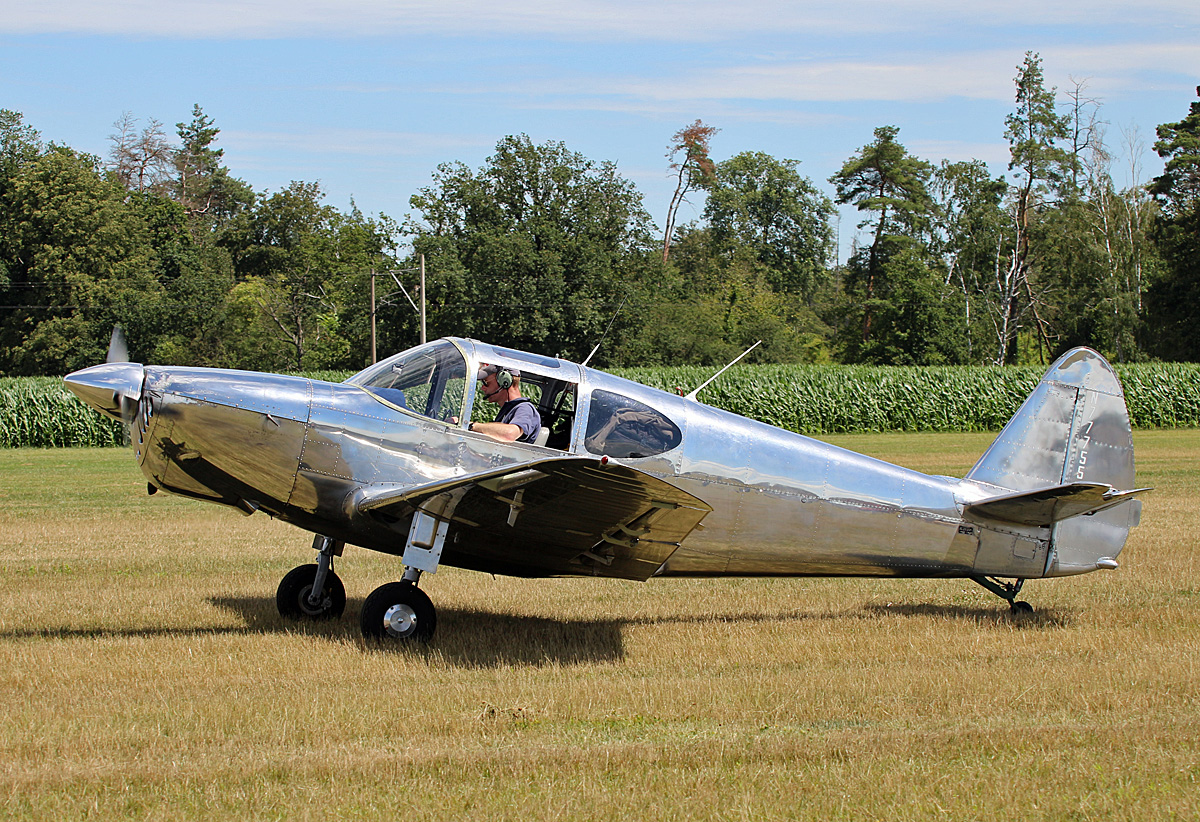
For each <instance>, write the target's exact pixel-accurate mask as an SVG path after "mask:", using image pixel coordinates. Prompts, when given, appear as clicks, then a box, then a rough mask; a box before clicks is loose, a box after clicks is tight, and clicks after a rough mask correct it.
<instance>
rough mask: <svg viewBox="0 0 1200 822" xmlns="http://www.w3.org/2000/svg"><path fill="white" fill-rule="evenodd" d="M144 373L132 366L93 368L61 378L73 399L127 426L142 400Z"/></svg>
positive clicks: (117, 364) (137, 366) (120, 365)
mask: <svg viewBox="0 0 1200 822" xmlns="http://www.w3.org/2000/svg"><path fill="white" fill-rule="evenodd" d="M144 377H145V369H144V368H143V367H142V365H141V364H140V363H136V362H110V363H105V364H103V365H93V366H92V367H90V368H84V369H82V370H80V371H75V372H72V373H70V374H68V375H67V376H65V377H63V383H65V384H66V386H67V388H69V389H70V390H71V392H72V393H73V394H75V396H77V397H79V399H81V400H83V401H84V402H86V403H87V404H88V405H90V406H91V407H92V408H95V409H96V410H97V411H99V412H100V413H101V414H104V415H106V416H109V417H112V418H113V419H115V420H118V421H120V422H128V421H129V420H130V419H132V417H133V414H134V412H135V411H136V410H137V405H138V401H139V400H141V398H142V380H143V379H144Z"/></svg>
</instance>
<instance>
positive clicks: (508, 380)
mask: <svg viewBox="0 0 1200 822" xmlns="http://www.w3.org/2000/svg"><path fill="white" fill-rule="evenodd" d="M520 373H521V372H519V371H518V372H516V374H520ZM489 374H495V375H496V390H495V391H493V392H492V393H490V394H488V393H485V394H484V396H485V397H487V398H488V399H491V398H492V397H494V396H496V395H497V394H499V393H500V392H501V391H503V390H504V389H506V388H511V387H512V384H513V382H514V381H515V378H516V374H514V373H513V372H512V371H510V370H509V369H507V368H502V367H501V366H498V365H485V366H484V367H483V368H482V369H480V371H479V380H480V382H482V381H483V380H484V378H485V377H487V376H488V375H489Z"/></svg>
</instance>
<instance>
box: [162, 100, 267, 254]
mask: <svg viewBox="0 0 1200 822" xmlns="http://www.w3.org/2000/svg"><path fill="white" fill-rule="evenodd" d="M176 129H177V133H178V135H179V139H180V145H179V147H178V148H177V149H176V150H175V152H174V156H173V161H174V166H175V177H174V179H173V181H172V183H171V187H170V188H171V196H172V198H173V199H174V200H175V201H176V202H178V203H179V204H180V205H181V206H183V209H184V211H185V212H186V213H187V216H188V220H189V223H190V225H191V227H192V233H193V235H194V236H195V237H196V240H197V242H199V243H201V244H205V245H207V244H209V243H213V242H216V240H218V239H219V236H220V232H221V229H222V227H223V226H224V225H225V224H226V223H227V222H228V221H230V220H232V219H233V218H234V217H236V216H237V215H239V214H241V213H243V212H245V211H247V210H248V209H250V208H252V207H253V205H254V192H253V191H251V189H250V186H248V185H246V183H244V182H242V181H241V180H239V179H237V178H236V177H234V176H233V175H232V174H230V172H229V169H228V168H226V167H225V166H223V165H222V164H221V160H222V158H223V156H224V153H225V150H224V149H220V148H215V147H214V145H213V144H214V143H215V142H216V139H217V135H219V134H220V133H221V130H220V129H219V128H217V126H216V124H215V122H214V121H213V119H212V118H211V117H209V116H208V115H207V114H205V113H204V111H203V109H201V108H200V106H199V104H197V105H195V106H193V107H192V120H191V122H189V123H176Z"/></svg>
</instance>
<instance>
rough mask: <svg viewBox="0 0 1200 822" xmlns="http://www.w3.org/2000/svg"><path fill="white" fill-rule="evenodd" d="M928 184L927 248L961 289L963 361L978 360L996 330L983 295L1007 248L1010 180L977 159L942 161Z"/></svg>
mask: <svg viewBox="0 0 1200 822" xmlns="http://www.w3.org/2000/svg"><path fill="white" fill-rule="evenodd" d="M930 190H931V193H932V194H933V197H934V201H935V203H936V206H937V209H936V214H937V216H936V219H935V223H934V230H933V236H932V242H931V251H932V252H933V253H934V254H936V255H938V257H939V258H940V260H941V267H942V268H943V269H944V271H945V282H946V284H948V285H951V286H954V287H955V288H956V289H957V291H958V292H959V295H960V299H959V305H960V306H961V308H962V316H961V329H962V336H963V343H964V344H965V346H966V361H967V362H972V363H974V362H980V361H981V360H982V358H983V357H984V356H985V351H987V352H988V354H989V355H990V349H986V348H985V346H984V345H983V344H982V342H983V341H985V340H987V339H988V338H989V337H992V336H994V332H993V330H992V328H991V325H990V323H991V319H990V318H989V316H988V314H987V311H986V306H987V301H986V300H987V295H988V293H989V291H990V290H991V289H992V288H994V282H995V277H996V271H997V269H998V267H999V265H1000V264H1001V261H1002V260H1004V259H1006V256H1007V254H1008V253H1009V252H1010V251H1011V249H1010V248H1009V246H1008V244H1009V242H1010V233H1009V232H1008V227H1009V224H1010V221H1009V219H1008V216H1007V215H1006V214H1005V212H1004V208H1003V201H1004V195H1005V194H1006V193H1007V192H1008V184H1007V183H1006V182H1005V181H1004V178H1003V177H998V178H993V177H992V176H991V174H990V173H989V172H988V169H987V165H986V164H985V163H984V162H982V161H981V160H971V161H966V162H957V163H951V162H948V161H943V162H942V165H941V166H940V167H939V168H938V169H937V170H936V171H935V172H934V174H933V177H932V179H931V185H930ZM977 341H978V342H977Z"/></svg>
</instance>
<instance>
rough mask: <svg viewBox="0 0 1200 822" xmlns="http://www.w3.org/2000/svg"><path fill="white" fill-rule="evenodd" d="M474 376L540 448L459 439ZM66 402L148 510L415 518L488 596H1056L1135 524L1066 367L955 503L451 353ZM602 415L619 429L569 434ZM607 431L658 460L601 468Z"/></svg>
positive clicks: (535, 367) (116, 384) (1109, 441)
mask: <svg viewBox="0 0 1200 822" xmlns="http://www.w3.org/2000/svg"><path fill="white" fill-rule="evenodd" d="M485 364H491V365H499V366H504V367H507V368H512V369H516V370H519V371H520V372H521V373H522V374H523V375H525V379H526V380H527V381H539V384H540V385H542V386H543V389H544V391H545V392H546V394H545V395H544V396H547V397H549V396H552V394H551V392H559V393H557V394H554V395H553V396H557V397H559V400H558V401H557V403H558V404H557V407H556V408H553V409H551V408H550V407H549V405H546V406H545V407H543V408H542V412H543V414H547V413H548V412H554V413H556V414H557V415H558V416H557V417H555V419H557V420H558V421H559V422H558V424H557V428H556V432H555V435H556V436H557V437H558V438H559V439H558V441H557V442H556V443H555V446H556V447H543V446H539V445H534V444H526V443H508V442H499V441H497V440H494V439H491V438H489V437H487V436H485V435H482V434H479V433H475V432H471V431H469V430H468V423H469V421H470V419H471V414H472V409H473V406H474V405H475V404H476V402H482V397H476V384H475V380H474V379H473V377H474V375H475V373H476V372H477V371H478V369H479V368H480V367H481V366H482V365H485ZM419 368H428V369H430V370H429V372H428V373H429V374H430V375H431V376H430V378H429V382H428V383H427V384H425V386H424V388H422V389H421V391H417V390H415V389H413V388H412V386H411V385H410V386H409V387H408V388H407V389H406V390H407V391H408V393H407V394H404V395H401V394H398V393H393V394H388V390H387V389H386V388H384V387H382V386H383V385H384V383H385V382H386V381H387V380H388V379H391V378H392V375H393V374H402V373H403V374H412V373H414V372H415V371H417V370H418V369H419ZM389 369H390V370H389ZM405 369H407V371H406V370H405ZM438 369H441V370H438ZM467 375H470V376H471V378H468V377H467ZM410 382H411V380H410ZM66 384H67V386H68V387H69V388H70V389H71V390H72V391H74V392H75V393H76V394H77V395H78V396H79V397H80V398H81V399H83V400H84V401H85V402H87V403H89V404H90V405H92V406H93V407H94V408H96V409H97V410H99V411H101V412H102V413H106V414H109V415H110V416H117V417H118V418H122V414H123V413H124V414H125V418H127V422H129V423H130V429H131V440H132V442H133V444H134V450H135V455H136V457H137V460H138V463H139V465H140V467H141V469H142V471H143V472H144V473H145V475H146V477H147V478H148V480H149V481H150V483H151V484H152V485H153V486H154V487H156V488H159V489H162V490H166V491H171V492H174V493H178V494H183V495H186V496H190V497H195V498H199V499H205V500H210V501H213V502H218V503H222V504H226V505H232V506H235V507H237V508H239V509H240V510H242V511H244V512H246V513H252V512H254V511H258V510H261V511H265V512H267V513H269V514H270V515H272V516H275V517H278V518H280V519H283V520H285V521H287V522H290V523H293V524H295V525H297V526H299V527H300V528H303V529H306V530H309V531H313V532H314V533H317V534H320V535H324V536H326V537H328V538H330V539H332V540H336V541H339V542H345V543H349V544H353V545H359V546H362V547H365V548H369V549H372V550H376V551H383V552H386V553H391V554H395V555H397V556H400V555H403V554H404V553H405V549H406V546H408V545H409V544H410V530H412V531H413V532H414V533H416V532H418V531H421V529H420V528H416V529H412V528H411V526H412V521H413V515H414V512H415V511H417V510H421V511H423V512H425V513H426V514H428V515H429V516H431V517H434V518H435V519H437V520H439V521H441V522H445V523H448V528H447V529H445V534H444V542H443V541H442V539H443V538H439V542H438V548H439V550H440V551H441V553H440V563H442V564H449V565H455V566H460V567H466V568H473V569H476V570H481V571H488V572H494V573H504V574H515V575H522V576H554V575H602V576H618V577H625V578H630V579H646V578H649V577H650V576H656V575H658V576H723V575H734V576H789V575H792V576H802V575H823V576H824V575H855V576H907V577H972V578H974V577H978V576H981V575H986V576H998V577H1012V578H1020V579H1028V578H1035V577H1043V576H1064V575H1069V574H1077V573H1083V572H1087V571H1091V570H1095V569H1097V568H1111V567H1115V565H1116V563H1115V559H1116V557H1117V555H1118V554H1119V553H1120V551H1121V548H1122V546H1123V545H1124V543H1125V539H1126V536H1127V534H1128V532H1129V529H1130V528H1131V527H1133V526H1134V525H1136V524H1137V519H1138V513H1139V511H1140V502H1139V501H1138V500H1135V499H1129V498H1126V497H1124V496H1119V495H1118V496H1115V497H1114V496H1112V494H1115V493H1117V492H1125V491H1129V490H1130V489H1133V484H1134V465H1133V447H1132V438H1131V434H1130V428H1129V420H1128V416H1127V414H1126V411H1125V403H1124V396H1123V394H1122V392H1121V387H1120V384H1119V382H1118V381H1117V378H1116V375H1115V374H1114V373H1113V371H1112V369H1111V367H1110V366H1109V365H1108V363H1106V362H1105V361H1104V360H1103V358H1101V357H1100V356H1099V355H1098V354H1096V353H1095V352H1092V351H1089V350H1087V349H1076V350H1074V351H1071V352H1069V353H1068V354H1066V355H1064V356H1063V357H1062V358H1061V359H1060V360H1059V361H1058V362H1056V363H1055V364H1054V365H1053V366H1052V367H1051V369H1050V370H1049V371H1048V372H1047V375H1046V377H1045V378H1044V379H1043V380H1042V382H1041V383H1040V384H1039V385H1038V387H1037V389H1036V390H1035V391H1034V393H1033V394H1032V395H1031V396H1030V398H1029V399H1028V400H1027V401H1026V403H1025V405H1024V406H1023V407H1022V409H1021V411H1020V412H1018V414H1017V415H1016V416H1015V417H1014V418H1013V420H1012V421H1011V422H1010V423H1009V425H1008V426H1007V427H1006V428H1005V429H1004V431H1003V432H1002V433H1001V434H1000V436H999V437H998V438H997V440H996V442H995V443H994V444H993V445H992V447H991V448H990V449H989V450H988V451H987V453H985V454H984V455H983V456H982V457H981V458H980V460H979V462H978V463H977V464H976V465H975V467H974V468H973V469H972V470H971V471H970V472H969V473H968V475H967V476H966V477H965V478H963V479H955V478H950V477H940V476H929V475H926V474H922V473H920V472H917V471H912V470H909V469H905V468H902V467H899V466H895V465H891V464H888V463H886V462H882V461H880V460H877V459H873V458H871V457H867V456H863V455H861V454H856V453H854V452H851V451H847V450H844V449H841V448H837V447H834V446H832V445H828V444H826V443H823V442H820V441H817V440H814V439H811V438H808V437H805V436H802V435H800V434H796V433H793V432H789V431H784V430H781V429H778V428H774V427H772V426H769V425H766V424H764V423H761V422H757V421H755V420H751V419H746V418H744V417H740V416H737V415H735V414H731V413H728V412H725V411H721V410H719V409H716V408H712V407H709V406H706V405H704V404H702V403H699V402H696V401H693V400H689V399H685V398H683V397H678V396H675V395H672V394H668V393H665V392H662V391H658V390H655V389H652V388H648V387H646V386H642V385H639V384H636V383H633V382H630V381H627V380H624V379H620V378H618V377H615V376H612V375H610V374H606V373H604V372H601V371H598V370H595V369H590V368H584V367H581V366H579V365H576V364H574V363H569V362H566V361H564V360H560V359H555V358H549V357H541V356H537V355H531V354H524V353H522V352H515V351H510V350H507V349H501V348H497V347H493V346H490V345H487V344H485V343H482V342H478V341H474V340H465V339H457V338H449V339H445V340H439V341H436V342H433V343H429V344H428V345H426V346H423V347H418V348H416V349H411V350H410V351H407V352H403V353H401V354H398V355H396V357H393V358H391V359H389V360H385V361H383V362H381V363H379V364H378V365H376V366H372V368H370V369H367V370H365V371H364V372H362V373H361V374H359V375H356V376H355V377H352V378H351V379H350V380H349V381H347V382H346V383H328V382H321V381H317V380H311V379H307V378H304V377H292V376H284V375H273V374H259V373H253V372H244V371H230V370H220V369H203V368H173V367H156V366H146V367H142V366H140V365H136V364H129V363H114V364H111V365H101V366H94V367H93V368H89V369H84V370H83V371H79V372H76V373H74V374H71V375H69V376H68V377H67V378H66ZM418 387H420V386H418ZM397 390H398V389H397ZM422 392H423V393H422ZM613 397H617V398H618V400H620V402H619V403H618V404H619V405H622V409H621V414H623V415H624V416H623V417H622V416H620V415H616V416H614V417H613V421H612V422H611V423H610V424H609V425H608V427H607V428H605V427H604V426H603V425H602V423H604V421H603V420H599V419H589V415H590V414H597V415H598V414H599V413H600V411H599V410H598V409H608V408H610V407H612V404H613ZM131 403H132V404H135V408H136V413H133V414H132V419H128V417H129V416H130V414H129V413H128V412H129V410H130V404H131ZM414 403H416V404H421V407H413V408H410V407H408V406H409V405H413V404H414ZM123 404H124V405H123ZM123 409H124V412H123ZM605 413H608V412H607V411H605ZM622 420H631V421H632V422H630V423H629V425H631V426H633V427H632V428H630V429H629V430H634V431H642V432H650V433H648V434H644V436H646V437H648V438H649V440H653V441H654V442H656V443H660V445H659V446H658V447H657V449H655V448H645V449H641V450H639V449H638V447H637V446H636V443H635V447H633V448H630V447H629V445H628V443H626V445H625V446H622V447H623V448H624V450H623V451H620V452H617V451H614V450H613V448H615V446H613V445H612V443H613V442H614V439H613V437H612V435H611V432H612V431H613V430H616V429H619V428H620V426H621V425H624V424H626V423H625V422H622ZM637 426H641V428H638V427H637ZM606 434H608V436H609V438H608V440H606V441H605V440H604V437H605V435H606ZM633 436H635V437H636V436H639V435H636V434H635V435H633ZM602 441H604V444H603V445H601V444H600V443H601V442H602ZM642 451H645V452H646V453H642ZM1068 486H1070V487H1068ZM1107 486H1111V488H1108V487H1107ZM1046 489H1052V493H1051V492H1045V491H1046ZM1110 491H1111V492H1112V494H1108V496H1105V494H1106V493H1108V492H1110ZM1043 492H1045V493H1043ZM1039 494H1040V496H1039ZM1089 495H1090V496H1089ZM1000 497H1004V499H1002V500H999V501H996V500H997V499H998V498H1000ZM989 501H991V502H989ZM1068 503H1069V504H1070V506H1073V507H1071V508H1069V510H1068V507H1067V506H1068ZM1105 506H1107V507H1105ZM1071 511H1083V512H1084V513H1083V514H1080V515H1073V514H1071V513H1070V512H1071ZM436 564H437V563H436V562H434V563H432V564H431V566H430V568H429V570H430V571H432V570H436Z"/></svg>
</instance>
